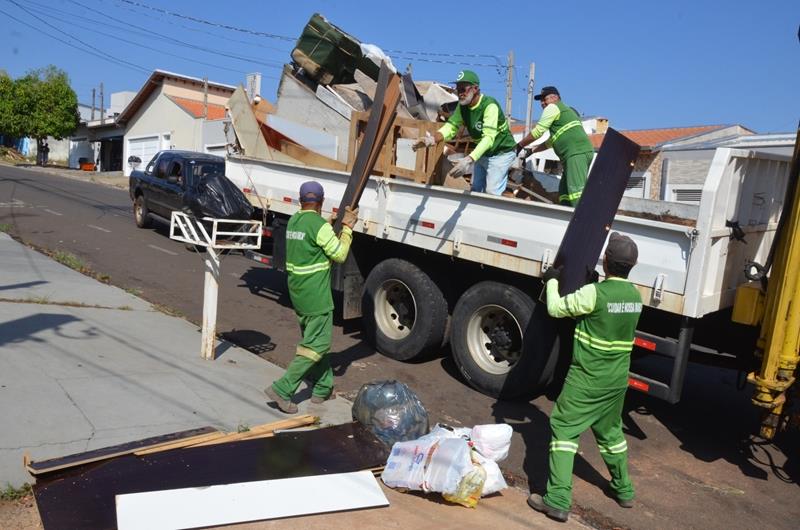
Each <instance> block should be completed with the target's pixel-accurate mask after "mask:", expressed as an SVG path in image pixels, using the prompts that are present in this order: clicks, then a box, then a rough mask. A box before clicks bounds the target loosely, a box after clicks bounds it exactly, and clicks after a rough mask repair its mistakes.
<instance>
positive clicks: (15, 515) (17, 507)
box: [0, 495, 42, 530]
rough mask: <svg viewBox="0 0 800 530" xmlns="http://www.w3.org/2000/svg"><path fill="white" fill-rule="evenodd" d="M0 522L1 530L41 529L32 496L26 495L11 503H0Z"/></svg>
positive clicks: (40, 522)
mask: <svg viewBox="0 0 800 530" xmlns="http://www.w3.org/2000/svg"><path fill="white" fill-rule="evenodd" d="M0 521H2V522H3V528H14V529H15V530H33V529H39V528H42V520H41V519H40V518H39V511H38V510H37V509H36V503H35V502H34V500H33V495H27V496H25V497H22V498H21V499H16V500H13V501H0Z"/></svg>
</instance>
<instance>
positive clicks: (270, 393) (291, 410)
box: [264, 386, 297, 414]
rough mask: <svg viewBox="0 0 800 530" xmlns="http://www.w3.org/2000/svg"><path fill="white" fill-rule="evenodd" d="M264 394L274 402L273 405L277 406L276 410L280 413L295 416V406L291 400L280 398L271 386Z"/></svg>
mask: <svg viewBox="0 0 800 530" xmlns="http://www.w3.org/2000/svg"><path fill="white" fill-rule="evenodd" d="M264 393H265V394H266V395H267V397H268V398H270V399H271V400H272V401H273V402H275V405H277V406H278V410H280V411H281V412H285V413H286V414H297V405H295V404H294V403H292V400H291V399H283V398H282V397H280V396H279V395H278V393H277V392H275V390H273V389H272V387H271V386H268V387H267V388H265V389H264Z"/></svg>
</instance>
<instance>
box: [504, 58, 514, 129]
mask: <svg viewBox="0 0 800 530" xmlns="http://www.w3.org/2000/svg"><path fill="white" fill-rule="evenodd" d="M513 81H514V50H511V51H510V52H508V68H507V69H506V118H511V90H512V84H513Z"/></svg>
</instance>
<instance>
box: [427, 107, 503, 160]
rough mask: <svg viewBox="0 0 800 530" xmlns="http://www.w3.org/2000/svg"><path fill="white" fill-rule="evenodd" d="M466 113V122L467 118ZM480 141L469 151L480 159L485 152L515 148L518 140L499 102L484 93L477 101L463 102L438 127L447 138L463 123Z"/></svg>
mask: <svg viewBox="0 0 800 530" xmlns="http://www.w3.org/2000/svg"><path fill="white" fill-rule="evenodd" d="M464 114H466V115H467V122H466V123H465V122H464ZM462 125H463V126H464V127H466V129H467V131H468V132H469V135H470V136H471V137H472V138H473V139H474V140H477V141H478V144H477V145H476V146H475V148H474V149H473V150H472V152H471V153H470V154H469V156H470V158H472V160H475V161H477V160H478V159H479V158H480V157H482V156H483V155H488V156H494V155H497V154H500V153H505V152H507V151H511V150H512V149H514V146H515V145H516V141H515V140H514V137H513V136H512V135H511V132H510V131H509V129H508V120H506V117H505V115H504V114H503V113H502V112H501V111H500V104H499V103H497V100H495V99H494V98H492V97H490V96H486V95H484V94H481V95H480V97H479V98H478V101H477V102H476V103H475V104H474V105H471V106H469V107H464V106H463V105H461V104H460V103H459V104H458V106H457V107H456V110H455V112H453V114H452V115H451V116H450V118H449V119H448V120H447V121H446V122H445V124H444V125H442V126H441V127H440V128H439V133H441V135H442V136H443V137H444V140H445V141H447V140H451V139H453V138H454V137H455V135H456V133H457V132H458V128H459V127H461V126H462Z"/></svg>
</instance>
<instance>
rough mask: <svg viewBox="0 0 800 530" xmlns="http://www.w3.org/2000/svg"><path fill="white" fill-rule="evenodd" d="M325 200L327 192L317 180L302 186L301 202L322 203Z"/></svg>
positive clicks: (304, 183)
mask: <svg viewBox="0 0 800 530" xmlns="http://www.w3.org/2000/svg"><path fill="white" fill-rule="evenodd" d="M324 198H325V190H323V189H322V184H320V183H319V182H317V181H315V180H310V181H308V182H303V184H302V185H301V186H300V202H301V203H302V202H322V199H324Z"/></svg>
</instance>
